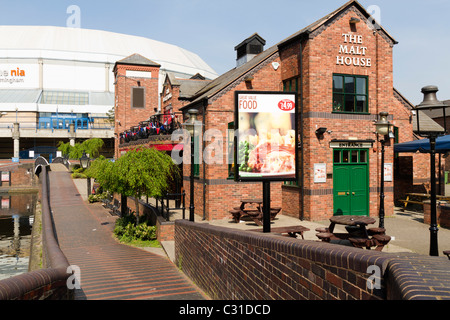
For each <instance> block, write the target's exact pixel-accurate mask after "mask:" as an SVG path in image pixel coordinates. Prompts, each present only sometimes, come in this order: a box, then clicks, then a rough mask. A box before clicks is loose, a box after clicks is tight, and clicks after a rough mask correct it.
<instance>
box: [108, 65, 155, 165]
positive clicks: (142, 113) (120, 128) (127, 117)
mask: <svg viewBox="0 0 450 320" xmlns="http://www.w3.org/2000/svg"><path fill="white" fill-rule="evenodd" d="M127 71H144V72H151V74H152V78H137V77H126V72H127ZM115 78H116V85H115V128H114V133H115V134H116V139H115V157H116V158H117V157H119V156H120V154H119V153H118V148H119V143H120V141H119V139H118V137H119V135H120V133H122V132H124V131H126V130H128V129H130V127H133V126H137V125H139V122H140V121H144V120H147V119H148V118H149V117H150V116H151V115H152V114H154V113H155V112H154V108H158V104H159V102H158V100H159V92H158V81H159V80H158V79H159V67H152V66H136V65H126V64H125V65H122V64H117V66H116V69H115ZM138 81H139V84H138ZM138 86H140V87H143V88H145V108H133V107H132V106H131V98H132V97H131V96H132V88H133V87H138Z"/></svg>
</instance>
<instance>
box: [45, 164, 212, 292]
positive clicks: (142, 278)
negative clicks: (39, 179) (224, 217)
mask: <svg viewBox="0 0 450 320" xmlns="http://www.w3.org/2000/svg"><path fill="white" fill-rule="evenodd" d="M49 176H50V198H51V201H50V203H51V210H52V212H53V216H54V222H55V227H56V232H57V237H58V241H59V244H60V247H61V249H62V251H63V252H64V254H65V255H66V257H67V259H68V260H69V263H70V264H71V265H76V266H78V267H79V268H80V276H81V289H80V290H76V294H75V299H77V300H84V299H87V300H91V299H92V300H102V299H114V300H126V299H139V300H141V299H161V300H162V299H165V300H182V299H189V300H203V299H206V297H205V296H204V295H203V294H202V293H201V291H200V290H199V289H198V288H197V287H196V286H195V285H193V284H192V282H190V280H189V279H188V278H187V277H186V276H185V275H184V274H183V273H181V272H180V271H179V270H178V268H177V267H176V266H175V265H174V264H173V263H172V262H171V261H170V260H169V259H168V258H167V257H163V256H161V255H158V254H155V253H152V252H147V251H145V250H143V249H139V248H134V247H130V246H127V245H122V244H120V243H118V242H117V241H116V240H114V238H113V237H112V230H113V228H114V222H115V218H114V217H112V216H111V215H110V214H109V213H108V211H107V210H106V209H104V208H103V207H102V206H101V205H100V204H99V203H95V204H87V203H86V202H84V201H83V200H82V198H81V196H80V194H79V193H78V190H77V188H76V187H75V185H74V183H73V181H72V179H71V178H70V174H69V173H68V172H67V171H64V170H63V171H58V170H53V171H50V172H49Z"/></svg>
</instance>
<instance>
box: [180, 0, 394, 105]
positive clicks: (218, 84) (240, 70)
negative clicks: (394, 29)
mask: <svg viewBox="0 0 450 320" xmlns="http://www.w3.org/2000/svg"><path fill="white" fill-rule="evenodd" d="M352 6H355V7H356V8H357V9H358V10H359V11H360V12H361V14H362V15H363V16H364V17H366V18H367V19H368V18H369V17H371V15H370V14H369V13H368V12H367V11H366V10H365V9H364V7H363V6H361V4H359V2H358V1H356V0H351V1H348V2H347V3H345V4H344V5H343V6H341V7H339V8H338V9H336V10H335V11H333V12H332V13H330V14H328V15H326V16H325V17H323V18H321V19H319V20H317V21H316V22H314V23H312V24H310V25H309V26H307V27H306V28H303V29H302V30H300V31H298V32H296V33H294V34H293V35H291V36H289V37H288V38H286V39H284V40H282V41H281V42H279V43H277V44H276V45H274V46H272V47H270V48H269V49H267V50H265V51H263V52H262V53H260V54H259V55H257V56H256V57H254V58H253V59H251V60H250V61H248V62H247V63H245V64H243V65H242V66H240V67H237V68H233V69H231V70H229V71H228V72H226V73H224V74H222V75H221V76H219V77H218V78H216V79H215V80H213V81H211V82H210V83H209V84H208V85H206V86H205V87H204V88H203V89H201V90H199V91H198V92H197V93H196V94H195V96H194V97H193V98H194V100H193V101H192V103H190V104H188V105H186V106H184V107H183V108H181V110H183V109H187V108H189V107H190V106H192V105H193V104H195V103H197V102H199V101H200V100H203V99H207V98H210V97H212V96H214V95H215V94H217V93H218V92H220V91H221V90H223V89H225V88H226V87H227V86H228V85H230V84H232V83H233V82H234V81H236V80H238V79H239V78H240V77H242V76H243V75H244V74H246V73H247V72H249V71H251V70H252V69H254V68H255V67H257V66H258V65H259V64H261V63H262V62H263V61H265V60H266V59H268V58H269V57H271V56H272V55H274V54H275V53H277V52H278V48H279V47H281V46H283V45H284V44H287V43H289V42H290V41H293V40H295V39H298V38H299V37H301V36H303V35H305V34H309V33H312V32H314V31H315V30H317V29H319V28H320V27H321V26H324V25H325V24H326V23H327V22H328V21H330V20H331V19H333V18H336V17H338V16H339V14H341V13H342V12H344V11H345V10H347V9H349V8H350V7H352ZM377 26H379V25H377ZM379 28H380V30H382V31H383V33H385V35H386V36H387V37H388V38H389V39H390V40H391V41H392V42H393V43H394V44H395V43H397V42H396V41H395V40H394V38H392V37H391V36H390V35H389V34H388V33H387V32H386V31H385V30H384V29H383V28H382V27H381V26H379ZM255 35H257V34H255ZM258 36H259V35H258ZM251 37H252V36H251ZM251 37H250V38H251ZM245 41H246V40H244V42H245ZM238 46H239V45H238Z"/></svg>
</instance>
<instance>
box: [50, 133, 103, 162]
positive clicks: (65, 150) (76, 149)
mask: <svg viewBox="0 0 450 320" xmlns="http://www.w3.org/2000/svg"><path fill="white" fill-rule="evenodd" d="M104 144H105V143H104V142H103V140H102V139H99V138H92V139H88V140H85V141H83V142H81V143H76V144H75V146H71V145H70V142H67V143H64V142H62V141H60V142H59V143H58V150H60V151H61V152H62V154H63V155H64V156H67V157H69V158H70V159H79V158H81V156H82V155H83V152H86V153H87V154H89V156H90V157H91V158H92V157H97V156H98V155H99V154H100V150H101V149H102V147H103V145H104Z"/></svg>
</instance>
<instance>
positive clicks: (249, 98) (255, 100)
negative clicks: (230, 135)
mask: <svg viewBox="0 0 450 320" xmlns="http://www.w3.org/2000/svg"><path fill="white" fill-rule="evenodd" d="M234 123H235V143H234V148H235V150H234V151H235V152H234V163H235V166H234V168H235V179H236V180H237V181H294V180H297V174H298V173H297V172H298V170H297V165H298V161H297V145H298V134H297V130H298V129H297V123H298V121H297V94H296V93H291V92H270V91H269V92H261V91H236V93H235V122H234Z"/></svg>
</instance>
